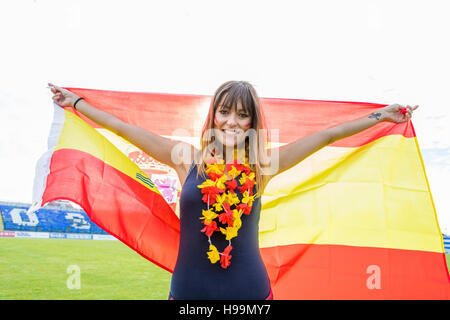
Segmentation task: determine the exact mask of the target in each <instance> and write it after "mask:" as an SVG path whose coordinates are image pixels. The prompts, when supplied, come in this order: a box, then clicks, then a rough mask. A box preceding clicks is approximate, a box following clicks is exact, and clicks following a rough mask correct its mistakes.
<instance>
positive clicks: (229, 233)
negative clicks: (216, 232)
mask: <svg viewBox="0 0 450 320" xmlns="http://www.w3.org/2000/svg"><path fill="white" fill-rule="evenodd" d="M237 231H238V228H235V227H227V229H226V230H225V229H224V228H220V232H222V233H223V234H224V235H225V239H226V240H231V239H233V238H234V237H237Z"/></svg>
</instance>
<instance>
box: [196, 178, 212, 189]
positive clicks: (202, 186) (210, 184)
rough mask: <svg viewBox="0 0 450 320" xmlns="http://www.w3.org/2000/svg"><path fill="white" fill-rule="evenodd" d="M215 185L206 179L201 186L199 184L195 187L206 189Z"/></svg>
mask: <svg viewBox="0 0 450 320" xmlns="http://www.w3.org/2000/svg"><path fill="white" fill-rule="evenodd" d="M215 185H216V183H215V182H214V181H212V180H211V179H207V180H206V181H205V182H203V183H202V184H199V185H198V186H197V187H199V188H200V189H202V188H206V187H214V186H215Z"/></svg>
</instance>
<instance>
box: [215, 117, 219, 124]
mask: <svg viewBox="0 0 450 320" xmlns="http://www.w3.org/2000/svg"><path fill="white" fill-rule="evenodd" d="M214 124H215V125H216V126H217V125H218V124H219V120H217V117H216V116H214Z"/></svg>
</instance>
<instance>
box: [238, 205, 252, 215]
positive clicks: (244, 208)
mask: <svg viewBox="0 0 450 320" xmlns="http://www.w3.org/2000/svg"><path fill="white" fill-rule="evenodd" d="M236 208H237V209H241V210H242V213H243V214H246V215H249V214H250V212H251V211H252V207H250V206H249V205H248V204H246V203H241V204H239V205H238V206H237V207H236Z"/></svg>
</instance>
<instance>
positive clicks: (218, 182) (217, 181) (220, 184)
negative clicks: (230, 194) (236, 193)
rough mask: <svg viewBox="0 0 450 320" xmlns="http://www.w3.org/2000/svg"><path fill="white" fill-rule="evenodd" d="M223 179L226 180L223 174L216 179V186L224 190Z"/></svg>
mask: <svg viewBox="0 0 450 320" xmlns="http://www.w3.org/2000/svg"><path fill="white" fill-rule="evenodd" d="M225 181H227V176H226V175H223V176H221V177H220V178H219V179H217V180H216V187H217V188H219V189H223V190H225V188H226V186H225Z"/></svg>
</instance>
